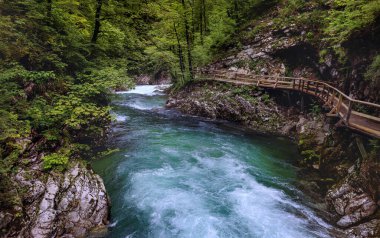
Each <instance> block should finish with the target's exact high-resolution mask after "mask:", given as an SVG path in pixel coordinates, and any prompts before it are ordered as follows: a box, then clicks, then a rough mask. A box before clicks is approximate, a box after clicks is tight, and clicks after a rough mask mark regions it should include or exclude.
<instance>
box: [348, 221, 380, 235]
mask: <svg viewBox="0 0 380 238" xmlns="http://www.w3.org/2000/svg"><path fill="white" fill-rule="evenodd" d="M347 233H348V238H366V237H380V220H379V219H373V220H371V221H369V222H366V223H363V224H360V225H358V226H355V227H352V228H350V229H348V230H347Z"/></svg>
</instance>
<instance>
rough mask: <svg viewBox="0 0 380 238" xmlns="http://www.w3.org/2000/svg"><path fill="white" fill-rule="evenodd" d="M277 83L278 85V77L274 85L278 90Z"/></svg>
mask: <svg viewBox="0 0 380 238" xmlns="http://www.w3.org/2000/svg"><path fill="white" fill-rule="evenodd" d="M277 83H278V77H276V83H275V84H274V88H277Z"/></svg>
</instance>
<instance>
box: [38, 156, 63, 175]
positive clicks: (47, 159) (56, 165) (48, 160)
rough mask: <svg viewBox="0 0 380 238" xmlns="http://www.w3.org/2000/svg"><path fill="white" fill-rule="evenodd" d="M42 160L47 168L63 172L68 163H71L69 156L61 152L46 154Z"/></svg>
mask: <svg viewBox="0 0 380 238" xmlns="http://www.w3.org/2000/svg"><path fill="white" fill-rule="evenodd" d="M42 160H43V167H44V169H45V170H51V169H56V170H58V171H61V172H62V171H64V170H66V169H67V165H68V163H69V158H68V157H67V156H66V155H62V154H59V153H53V154H50V155H46V156H44V157H43V158H42Z"/></svg>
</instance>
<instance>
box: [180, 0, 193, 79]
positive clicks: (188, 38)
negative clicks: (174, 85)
mask: <svg viewBox="0 0 380 238" xmlns="http://www.w3.org/2000/svg"><path fill="white" fill-rule="evenodd" d="M181 2H182V6H183V9H184V14H183V17H184V23H185V36H186V43H187V58H188V63H189V73H190V79H193V78H194V77H193V62H192V56H191V41H190V32H189V23H188V21H187V17H186V9H187V8H186V4H185V0H181Z"/></svg>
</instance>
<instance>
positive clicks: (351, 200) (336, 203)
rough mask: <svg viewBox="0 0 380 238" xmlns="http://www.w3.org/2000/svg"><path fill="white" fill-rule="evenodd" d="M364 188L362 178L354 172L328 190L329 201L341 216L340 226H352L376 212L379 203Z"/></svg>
mask: <svg viewBox="0 0 380 238" xmlns="http://www.w3.org/2000/svg"><path fill="white" fill-rule="evenodd" d="M364 188H365V185H363V184H362V178H360V177H359V176H356V175H353V174H352V175H349V176H347V177H346V178H345V179H344V180H343V181H342V182H341V183H340V184H338V185H337V186H335V187H333V188H332V189H330V190H329V191H328V192H327V195H326V201H327V203H328V204H330V206H332V207H333V208H334V209H335V211H336V212H337V213H338V214H339V215H340V216H341V217H340V219H339V220H338V222H337V225H338V226H340V227H349V226H352V225H354V224H356V223H358V222H360V221H362V220H364V219H366V218H368V217H369V216H371V215H373V214H374V213H375V211H376V209H377V204H376V202H375V201H374V200H373V198H372V197H371V196H370V194H369V193H368V192H366V191H365V190H364Z"/></svg>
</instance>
